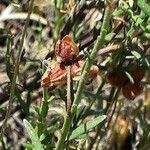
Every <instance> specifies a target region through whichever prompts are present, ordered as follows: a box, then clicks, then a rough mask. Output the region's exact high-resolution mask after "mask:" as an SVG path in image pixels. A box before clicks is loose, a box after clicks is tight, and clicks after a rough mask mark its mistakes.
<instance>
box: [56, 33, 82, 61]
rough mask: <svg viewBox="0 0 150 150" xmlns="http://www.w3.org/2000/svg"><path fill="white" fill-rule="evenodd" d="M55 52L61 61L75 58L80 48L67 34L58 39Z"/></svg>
mask: <svg viewBox="0 0 150 150" xmlns="http://www.w3.org/2000/svg"><path fill="white" fill-rule="evenodd" d="M55 54H56V56H57V58H58V60H59V62H68V61H73V60H75V59H76V58H77V57H78V55H79V49H78V47H77V45H76V44H75V43H74V41H73V40H72V39H71V38H70V37H69V36H68V35H66V36H65V37H64V38H63V39H62V40H58V42H57V43H56V45H55Z"/></svg>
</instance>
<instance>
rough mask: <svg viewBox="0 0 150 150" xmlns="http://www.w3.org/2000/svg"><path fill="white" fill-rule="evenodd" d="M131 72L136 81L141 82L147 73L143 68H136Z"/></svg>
mask: <svg viewBox="0 0 150 150" xmlns="http://www.w3.org/2000/svg"><path fill="white" fill-rule="evenodd" d="M130 74H131V76H132V78H133V79H134V81H135V82H140V81H141V80H142V79H143V77H144V75H145V70H144V69H143V68H136V69H134V70H132V71H131V72H130Z"/></svg>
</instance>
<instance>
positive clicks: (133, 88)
mask: <svg viewBox="0 0 150 150" xmlns="http://www.w3.org/2000/svg"><path fill="white" fill-rule="evenodd" d="M122 93H123V95H124V97H126V98H127V99H130V100H134V99H135V98H136V97H137V96H138V95H140V94H141V93H142V86H141V85H140V83H137V82H135V83H133V84H132V83H131V82H127V83H126V84H125V85H124V86H123V88H122Z"/></svg>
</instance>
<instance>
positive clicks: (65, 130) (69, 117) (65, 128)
mask: <svg viewBox="0 0 150 150" xmlns="http://www.w3.org/2000/svg"><path fill="white" fill-rule="evenodd" d="M111 14H112V7H111V6H110V4H108V3H107V0H106V7H105V12H104V19H103V22H102V27H101V31H100V35H99V36H98V37H97V40H96V43H95V46H94V48H93V51H92V53H91V55H90V58H87V60H86V62H85V67H84V69H83V72H82V75H81V78H80V82H79V86H78V88H77V92H76V95H75V100H74V103H73V105H72V109H71V115H67V116H66V119H65V122H64V125H63V129H62V134H61V137H60V139H59V140H58V143H57V146H56V150H61V149H62V148H63V144H64V142H65V139H66V136H67V134H68V131H69V129H70V126H71V122H72V119H73V117H74V115H75V114H76V108H77V106H78V104H79V103H80V101H81V97H82V93H83V89H84V86H85V79H86V77H87V75H88V72H89V70H90V68H91V66H92V64H93V62H94V59H95V57H96V54H97V52H98V50H99V49H100V48H102V46H103V43H104V40H105V36H106V34H107V31H108V28H109V23H110V18H111Z"/></svg>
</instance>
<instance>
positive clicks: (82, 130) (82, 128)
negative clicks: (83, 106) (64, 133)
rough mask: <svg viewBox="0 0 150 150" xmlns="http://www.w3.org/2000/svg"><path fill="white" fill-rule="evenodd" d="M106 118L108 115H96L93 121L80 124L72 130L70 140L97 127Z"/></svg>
mask: <svg viewBox="0 0 150 150" xmlns="http://www.w3.org/2000/svg"><path fill="white" fill-rule="evenodd" d="M105 119H106V115H102V116H99V117H96V118H95V119H93V120H91V121H88V122H87V123H85V124H82V125H80V126H79V127H78V128H76V129H75V130H74V131H73V132H72V134H71V136H70V138H69V140H73V139H75V138H77V137H78V136H80V135H82V134H84V133H86V132H87V131H88V130H89V129H92V128H94V127H96V126H97V125H98V124H100V123H101V122H102V121H104V120H105Z"/></svg>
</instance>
